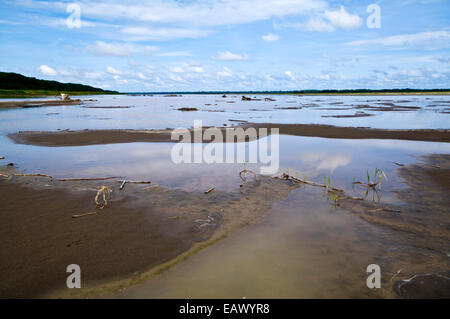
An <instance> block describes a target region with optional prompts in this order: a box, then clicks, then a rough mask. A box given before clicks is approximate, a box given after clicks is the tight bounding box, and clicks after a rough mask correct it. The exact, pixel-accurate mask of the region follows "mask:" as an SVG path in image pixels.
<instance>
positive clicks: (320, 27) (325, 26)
mask: <svg viewBox="0 0 450 319" xmlns="http://www.w3.org/2000/svg"><path fill="white" fill-rule="evenodd" d="M306 29H307V30H308V31H317V32H332V31H334V28H333V26H332V25H331V24H329V23H327V22H325V21H324V20H323V19H322V18H320V17H314V18H311V19H310V20H309V21H308V22H307V23H306Z"/></svg>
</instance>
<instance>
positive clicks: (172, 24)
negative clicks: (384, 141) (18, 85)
mask: <svg viewBox="0 0 450 319" xmlns="http://www.w3.org/2000/svg"><path fill="white" fill-rule="evenodd" d="M78 9H79V12H80V20H79V24H78V19H77V16H76V13H77V12H78ZM378 9H379V10H380V11H379V12H380V14H379V15H377V12H378V11H377V10H378ZM378 17H379V18H380V19H378ZM377 22H379V24H378V23H377ZM0 70H1V71H6V72H17V73H21V74H24V75H27V76H34V77H37V78H42V79H51V80H58V81H62V82H76V83H84V84H89V85H93V86H97V87H102V88H105V89H114V90H119V91H122V92H131V91H140V92H143V91H146V92H149V91H203V90H204V91H208V90H292V89H346V88H349V89H350V88H373V89H380V88H405V87H412V88H450V1H448V0H397V1H392V0H391V1H364V0H362V1H361V0H359V1H351V0H340V1H334V0H329V1H326V0H216V1H213V0H211V1H205V0H183V1H174V0H169V1H163V0H155V1H151V0H147V1H142V0H133V1H130V0H122V1H118V0H111V1H106V0H99V1H94V0H81V1H77V2H73V1H33V0H17V1H8V0H7V1H1V2H0Z"/></svg>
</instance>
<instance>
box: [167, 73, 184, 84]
mask: <svg viewBox="0 0 450 319" xmlns="http://www.w3.org/2000/svg"><path fill="white" fill-rule="evenodd" d="M169 79H171V80H172V81H175V82H183V81H184V80H183V78H182V77H181V76H179V75H175V74H170V75H169Z"/></svg>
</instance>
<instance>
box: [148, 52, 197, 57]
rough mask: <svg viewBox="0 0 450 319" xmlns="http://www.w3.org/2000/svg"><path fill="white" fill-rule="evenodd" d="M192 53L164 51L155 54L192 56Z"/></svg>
mask: <svg viewBox="0 0 450 319" xmlns="http://www.w3.org/2000/svg"><path fill="white" fill-rule="evenodd" d="M190 55H191V54H190V53H189V52H188V51H173V52H164V53H158V54H155V56H167V57H173V56H190Z"/></svg>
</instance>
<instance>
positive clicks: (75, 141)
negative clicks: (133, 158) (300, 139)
mask: <svg viewBox="0 0 450 319" xmlns="http://www.w3.org/2000/svg"><path fill="white" fill-rule="evenodd" d="M239 127H241V128H244V129H247V128H250V127H253V128H255V129H256V131H257V133H258V134H259V129H260V128H267V129H268V133H269V134H270V132H271V131H270V129H272V128H278V129H279V133H280V134H286V135H294V136H309V137H324V138H344V139H396V140H413V141H433V142H447V143H448V142H450V130H447V129H442V130H434V129H419V130H388V129H373V128H364V127H339V126H332V125H319V124H256V123H245V124H242V125H240V126H239ZM204 129H205V128H204ZM219 129H220V130H221V131H222V134H225V130H226V129H227V128H223V127H222V128H219ZM191 131H192V130H191ZM171 133H172V130H170V129H166V130H120V129H117V130H82V131H70V130H64V131H58V132H54V131H48V132H44V131H21V132H18V133H12V134H9V135H8V137H9V138H10V139H11V140H13V141H14V142H15V143H19V144H28V145H37V146H82V145H95V144H112V143H131V142H177V141H172V139H171ZM224 136H225V135H224ZM203 142H209V140H203Z"/></svg>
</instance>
